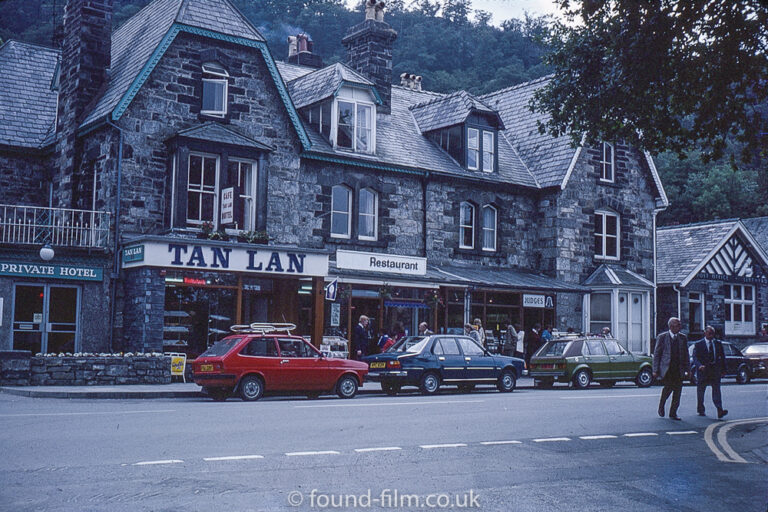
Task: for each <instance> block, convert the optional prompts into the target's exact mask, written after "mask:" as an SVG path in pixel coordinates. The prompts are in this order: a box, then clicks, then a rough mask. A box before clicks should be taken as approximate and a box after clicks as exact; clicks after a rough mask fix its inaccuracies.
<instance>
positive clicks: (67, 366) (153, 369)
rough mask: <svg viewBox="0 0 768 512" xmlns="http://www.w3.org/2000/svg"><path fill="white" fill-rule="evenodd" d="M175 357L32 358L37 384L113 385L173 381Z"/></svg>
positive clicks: (31, 373)
mask: <svg viewBox="0 0 768 512" xmlns="http://www.w3.org/2000/svg"><path fill="white" fill-rule="evenodd" d="M170 382H171V358H170V356H163V355H150V354H146V355H141V354H139V355H135V356H92V355H89V356H79V357H77V356H65V357H58V356H52V357H47V356H36V357H33V358H32V359H31V365H30V384H31V385H33V386H111V385H115V384H170Z"/></svg>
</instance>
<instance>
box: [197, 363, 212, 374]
mask: <svg viewBox="0 0 768 512" xmlns="http://www.w3.org/2000/svg"><path fill="white" fill-rule="evenodd" d="M200 371H201V372H212V371H213V365H212V364H201V365H200Z"/></svg>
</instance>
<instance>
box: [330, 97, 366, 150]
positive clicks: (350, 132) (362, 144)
mask: <svg viewBox="0 0 768 512" xmlns="http://www.w3.org/2000/svg"><path fill="white" fill-rule="evenodd" d="M336 104H337V112H338V116H337V123H336V147H337V148H341V149H350V150H352V151H356V152H358V153H371V152H373V105H371V104H365V103H358V102H356V101H347V100H341V99H339V100H338V101H337V102H336Z"/></svg>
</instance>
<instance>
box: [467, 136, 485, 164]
mask: <svg viewBox="0 0 768 512" xmlns="http://www.w3.org/2000/svg"><path fill="white" fill-rule="evenodd" d="M480 131H481V130H480V129H479V128H467V169H470V170H472V171H476V170H478V169H479V168H480V165H482V161H481V160H480V157H481V155H480ZM470 132H475V140H476V141H477V146H476V147H474V148H473V147H470V146H469V140H470V138H469V133H470ZM470 152H472V153H474V155H475V165H474V166H472V165H469V154H470Z"/></svg>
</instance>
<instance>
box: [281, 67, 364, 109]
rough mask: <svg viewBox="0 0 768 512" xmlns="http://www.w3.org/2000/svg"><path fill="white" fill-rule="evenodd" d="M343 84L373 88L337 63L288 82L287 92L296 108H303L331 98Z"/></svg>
mask: <svg viewBox="0 0 768 512" xmlns="http://www.w3.org/2000/svg"><path fill="white" fill-rule="evenodd" d="M345 82H347V83H353V84H360V85H363V86H366V87H374V84H373V82H371V81H370V80H368V79H367V78H365V77H364V76H363V75H361V74H360V73H358V72H357V71H355V70H353V69H351V68H348V67H347V66H345V65H344V64H339V63H338V62H337V63H336V64H331V65H330V66H327V67H324V68H322V69H318V70H317V71H313V72H311V73H307V74H305V75H303V76H300V77H298V78H295V79H293V80H292V81H290V82H288V92H289V94H290V95H291V99H292V100H293V104H294V105H295V106H296V108H303V107H306V106H307V105H311V104H313V103H317V102H318V101H320V100H324V99H326V98H329V97H331V96H333V95H334V93H335V92H336V91H337V90H338V89H339V87H341V85H342V84H343V83H345Z"/></svg>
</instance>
